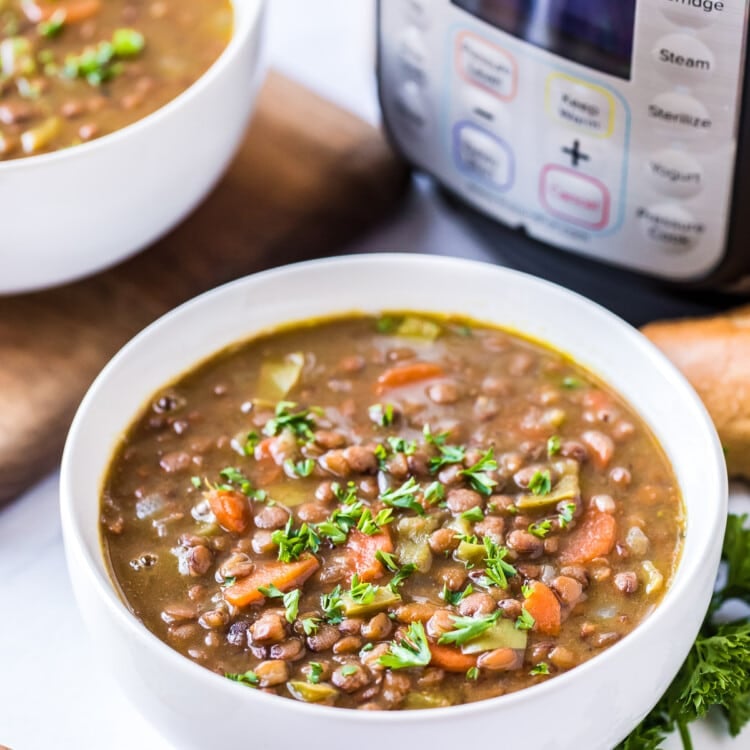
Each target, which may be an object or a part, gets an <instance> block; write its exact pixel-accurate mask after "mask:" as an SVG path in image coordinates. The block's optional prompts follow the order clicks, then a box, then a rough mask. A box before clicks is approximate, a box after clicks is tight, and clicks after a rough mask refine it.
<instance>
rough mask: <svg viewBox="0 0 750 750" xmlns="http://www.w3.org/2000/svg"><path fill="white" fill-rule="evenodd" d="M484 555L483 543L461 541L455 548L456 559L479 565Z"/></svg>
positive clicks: (485, 551) (485, 553)
mask: <svg viewBox="0 0 750 750" xmlns="http://www.w3.org/2000/svg"><path fill="white" fill-rule="evenodd" d="M486 555H487V550H486V549H485V546H484V545H483V544H473V543H472V542H461V543H460V544H459V545H458V549H457V550H456V559H457V560H460V561H461V562H462V563H470V564H471V565H481V564H482V563H483V562H484V558H485V557H486Z"/></svg>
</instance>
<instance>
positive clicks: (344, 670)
mask: <svg viewBox="0 0 750 750" xmlns="http://www.w3.org/2000/svg"><path fill="white" fill-rule="evenodd" d="M358 671H359V667H358V666H357V665H356V664H344V666H343V667H341V674H342V675H343V676H344V677H351V676H352V675H353V674H357V672H358Z"/></svg>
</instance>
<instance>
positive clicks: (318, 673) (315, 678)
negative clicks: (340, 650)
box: [307, 661, 323, 685]
mask: <svg viewBox="0 0 750 750" xmlns="http://www.w3.org/2000/svg"><path fill="white" fill-rule="evenodd" d="M308 667H309V668H310V671H309V672H308V673H307V681H308V682H309V683H310V684H311V685H317V684H318V683H319V682H320V678H321V677H322V675H323V665H322V664H321V663H320V662H318V661H311V662H310V663H309V664H308Z"/></svg>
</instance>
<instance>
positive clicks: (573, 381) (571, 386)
mask: <svg viewBox="0 0 750 750" xmlns="http://www.w3.org/2000/svg"><path fill="white" fill-rule="evenodd" d="M582 385H583V381H581V380H579V379H578V378H575V377H573V376H572V375H568V376H567V377H565V378H563V381H562V387H563V388H565V389H567V390H569V391H574V390H575V389H576V388H580V387H581V386H582Z"/></svg>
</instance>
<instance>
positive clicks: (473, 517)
mask: <svg viewBox="0 0 750 750" xmlns="http://www.w3.org/2000/svg"><path fill="white" fill-rule="evenodd" d="M461 518H465V519H466V520H467V521H475V522H478V521H483V520H484V511H483V510H482V509H481V508H480V507H479V506H477V507H476V508H471V509H470V510H465V511H464V512H463V513H462V514H461Z"/></svg>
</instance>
